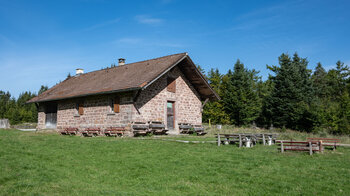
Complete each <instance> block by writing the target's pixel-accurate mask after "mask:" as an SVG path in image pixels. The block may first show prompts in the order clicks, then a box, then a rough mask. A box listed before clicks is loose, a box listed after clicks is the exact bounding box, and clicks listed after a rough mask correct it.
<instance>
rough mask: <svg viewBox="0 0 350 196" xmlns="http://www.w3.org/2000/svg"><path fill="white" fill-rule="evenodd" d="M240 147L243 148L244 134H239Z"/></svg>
mask: <svg viewBox="0 0 350 196" xmlns="http://www.w3.org/2000/svg"><path fill="white" fill-rule="evenodd" d="M239 147H240V148H241V147H242V135H241V134H239Z"/></svg>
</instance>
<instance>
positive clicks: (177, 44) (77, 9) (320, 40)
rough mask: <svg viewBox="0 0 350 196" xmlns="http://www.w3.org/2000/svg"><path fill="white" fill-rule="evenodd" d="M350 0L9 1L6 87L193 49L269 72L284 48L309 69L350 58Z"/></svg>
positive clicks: (204, 58)
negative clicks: (120, 60) (304, 61)
mask: <svg viewBox="0 0 350 196" xmlns="http://www.w3.org/2000/svg"><path fill="white" fill-rule="evenodd" d="M349 10H350V1H345V0H336V1H330V0H329V1H325V0H324V1H321V0H318V1H316V0H310V1H306V0H293V1H292V0H291V1H282V0H279V1H277V0H261V1H220V0H217V1H214V0H213V1H207V0H201V1H189V0H188V1H181V0H153V1H147V2H146V1H109V0H75V1H74V0H71V1H63V0H61V1H30V0H26V1H16V0H0V70H1V72H0V90H3V91H10V93H11V94H12V95H14V96H16V97H17V96H18V95H19V94H20V93H21V92H23V91H26V90H30V91H35V92H37V91H38V90H39V88H40V85H42V84H43V85H48V86H49V87H51V86H53V85H54V84H56V83H57V82H59V81H60V80H64V79H65V77H66V76H67V74H68V73H69V72H70V73H71V74H74V73H75V69H76V68H78V67H81V68H84V69H85V72H89V71H93V70H97V69H101V68H102V67H107V66H109V65H110V64H111V63H114V62H117V59H118V58H119V57H124V58H126V61H127V63H131V62H135V61H140V60H145V59H150V58H155V57H160V56H164V55H168V54H173V53H179V52H189V55H190V57H191V58H192V59H193V61H194V62H195V63H196V64H199V65H201V66H202V67H204V68H205V70H209V69H210V68H219V70H220V71H221V72H222V73H226V72H227V70H228V69H231V68H232V67H233V64H234V62H235V61H236V59H238V58H239V59H240V60H241V61H242V62H243V63H244V64H245V65H246V67H248V68H250V69H253V68H254V69H256V70H259V71H260V75H261V76H263V78H264V79H266V78H267V76H268V73H269V72H268V71H267V70H266V64H269V65H272V64H277V57H278V56H279V55H281V53H283V52H287V53H289V54H293V53H294V52H298V53H299V54H300V56H302V57H307V58H308V60H309V61H310V64H309V68H314V67H315V65H316V63H317V62H319V61H320V62H321V63H322V64H323V65H324V67H325V68H327V69H330V68H332V67H333V66H334V64H335V62H336V61H337V60H341V61H344V62H345V63H346V64H350V50H349V46H350V38H349V32H350V11H349Z"/></svg>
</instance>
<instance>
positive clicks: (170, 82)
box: [167, 78, 176, 93]
mask: <svg viewBox="0 0 350 196" xmlns="http://www.w3.org/2000/svg"><path fill="white" fill-rule="evenodd" d="M167 89H168V91H169V92H173V93H175V92H176V80H175V78H168V87H167Z"/></svg>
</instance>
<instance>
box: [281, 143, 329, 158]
mask: <svg viewBox="0 0 350 196" xmlns="http://www.w3.org/2000/svg"><path fill="white" fill-rule="evenodd" d="M276 143H277V145H278V146H279V148H278V149H280V150H281V153H284V152H285V151H307V152H309V154H310V155H312V154H313V153H314V152H323V146H322V142H319V141H317V142H315V141H287V140H278V141H276Z"/></svg>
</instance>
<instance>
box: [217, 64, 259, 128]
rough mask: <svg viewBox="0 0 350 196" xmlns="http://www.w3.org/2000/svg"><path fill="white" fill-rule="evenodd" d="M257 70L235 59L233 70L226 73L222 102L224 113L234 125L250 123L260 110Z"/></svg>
mask: <svg viewBox="0 0 350 196" xmlns="http://www.w3.org/2000/svg"><path fill="white" fill-rule="evenodd" d="M256 75H257V72H256V71H254V70H248V69H246V68H245V67H244V65H243V63H241V62H240V61H239V60H237V62H236V64H235V65H234V71H233V72H232V71H231V70H230V71H229V72H228V74H227V81H226V82H225V83H226V84H225V85H226V86H225V91H224V95H223V102H224V107H225V111H226V113H227V114H228V115H229V116H230V120H231V122H232V123H234V124H235V125H238V126H241V125H248V124H250V123H252V122H253V121H254V120H255V119H256V118H257V117H258V116H259V113H260V111H261V101H260V99H259V96H258V93H257V89H256V82H257V77H256Z"/></svg>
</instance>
